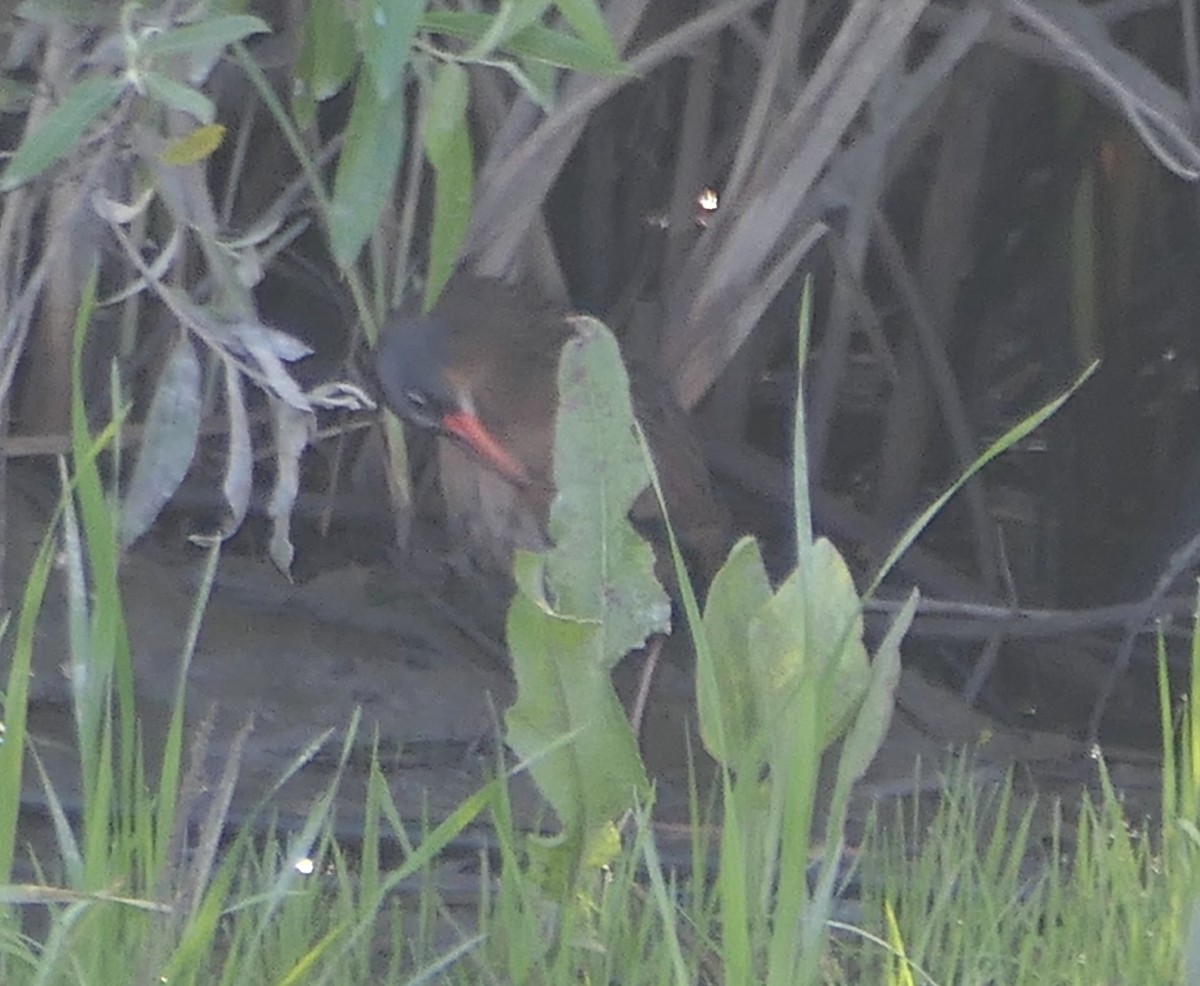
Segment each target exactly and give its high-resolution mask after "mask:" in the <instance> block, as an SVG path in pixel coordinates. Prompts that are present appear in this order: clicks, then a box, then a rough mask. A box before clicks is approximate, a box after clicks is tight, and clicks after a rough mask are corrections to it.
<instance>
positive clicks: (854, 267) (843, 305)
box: [807, 147, 896, 479]
mask: <svg viewBox="0 0 1200 986" xmlns="http://www.w3.org/2000/svg"><path fill="white" fill-rule="evenodd" d="M886 165H887V155H886V153H885V149H884V148H883V147H880V148H879V153H877V154H874V155H868V156H867V157H866V166H865V167H864V168H863V169H862V172H863V173H862V175H861V182H860V185H859V188H858V194H857V195H855V196H854V199H853V201H852V202H851V203H850V214H849V216H848V217H847V219H846V222H845V227H844V230H845V231H844V233H843V234H842V235H841V236H840V237H838V238H837V244H836V245H834V246H831V247H830V250H831V252H833V253H835V254H839V255H840V257H839V258H838V259H835V264H836V265H837V266H839V267H840V268H841V270H840V272H839V273H840V275H841V276H839V277H838V279H837V280H836V281H835V283H834V294H833V302H832V304H831V305H830V312H829V320H828V324H827V325H826V328H825V335H824V338H823V340H822V343H821V372H820V374H817V375H815V378H814V379H813V382H812V390H811V395H812V396H811V397H810V399H809V401H810V406H809V410H808V415H807V417H808V441H809V474H810V475H811V476H815V477H817V478H818V479H819V478H820V477H821V476H823V475H824V473H823V471H822V470H823V467H824V464H825V450H826V447H827V445H828V442H829V436H830V434H831V433H832V431H833V420H834V416H835V415H836V413H837V408H838V395H839V394H840V393H841V386H842V380H843V379H844V377H845V371H846V364H847V356H848V354H849V352H850V343H851V340H852V339H853V336H854V330H855V328H856V327H858V326H859V325H864V326H869V325H871V323H872V321H874V322H875V323H876V324H877V323H878V319H877V318H872V320H870V321H864V320H863V319H862V318H861V316H859V317H855V316H856V315H857V314H858V313H859V312H861V311H862V310H863V309H864V308H867V309H870V307H871V302H870V300H869V298H868V296H867V293H866V291H865V290H864V289H863V287H862V274H863V267H864V265H865V264H866V259H867V247H868V245H869V243H870V236H871V226H872V223H873V222H874V214H875V205H876V203H877V202H879V201H880V200H881V198H882V196H883V193H884V190H885V180H886V177H887V167H886ZM872 315H874V313H873V312H872ZM879 338H880V341H882V335H881V334H880V336H879ZM878 348H882V349H883V350H884V351H886V344H885V345H884V346H882V347H878ZM889 362H890V363H891V365H892V366H893V368H894V367H895V360H894V358H892V357H891V356H890V354H889ZM893 372H896V371H895V369H893Z"/></svg>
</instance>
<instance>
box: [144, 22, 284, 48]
mask: <svg viewBox="0 0 1200 986" xmlns="http://www.w3.org/2000/svg"><path fill="white" fill-rule="evenodd" d="M270 31H271V29H270V28H269V27H268V26H267V23H266V21H264V20H262V19H261V18H258V17H254V16H251V15H250V14H232V15H230V16H228V17H212V18H209V19H207V20H203V21H199V22H198V23H196V24H188V25H187V26H185V27H173V28H169V29H168V30H166V31H161V32H159V33H158V34H153V35H151V36H150V37H148V38H147V39H146V40H145V41H143V42H142V43H141V49H142V52H143V53H144V54H147V55H154V56H160V55H178V54H185V53H190V52H197V51H202V50H203V49H205V48H224V47H225V46H226V45H229V44H233V42H235V41H241V40H242V39H243V38H248V37H249V36H250V35H251V34H269V33H270Z"/></svg>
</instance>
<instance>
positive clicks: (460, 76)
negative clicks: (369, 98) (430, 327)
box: [424, 62, 475, 300]
mask: <svg viewBox="0 0 1200 986" xmlns="http://www.w3.org/2000/svg"><path fill="white" fill-rule="evenodd" d="M467 96H468V80H467V72H466V69H464V68H463V67H462V66H461V65H455V64H454V63H452V62H446V63H443V64H442V65H441V66H439V68H438V72H437V76H436V77H435V78H434V82H433V87H432V89H431V90H430V94H429V108H428V110H427V112H426V115H425V128H424V129H425V134H424V137H425V156H426V157H427V158H428V159H429V163H430V165H431V166H432V167H433V171H434V191H433V232H432V234H431V236H430V243H429V272H428V276H427V278H426V284H425V290H426V295H427V297H428V299H431V300H432V299H435V298H437V296H438V295H439V294H440V293H441V290H442V286H443V285H444V284H445V283H446V281H448V280H449V279H450V275H451V274H452V273H453V272H454V268H455V265H456V263H457V260H458V250H459V247H460V246H461V245H462V241H463V238H464V237H465V236H466V234H467V225H468V223H469V222H470V220H471V197H472V195H473V193H474V189H475V173H474V163H473V159H472V152H471V134H470V131H469V130H468V127H467Z"/></svg>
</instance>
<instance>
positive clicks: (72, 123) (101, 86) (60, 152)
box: [0, 78, 125, 192]
mask: <svg viewBox="0 0 1200 986" xmlns="http://www.w3.org/2000/svg"><path fill="white" fill-rule="evenodd" d="M124 90H125V80H124V79H110V78H90V79H83V80H81V81H80V82H78V83H76V84H75V85H74V86H73V87H72V88H71V89H70V91H68V93H67V94H66V96H64V97H63V101H62V102H61V103H60V104H59V105H58V106H57V107H56V108H55V109H54V110H53V111H52V112H51V113H50V114H49V115H48V116H47V117H46V119H45V120H43V121H42V124H41V126H40V127H38V128H37V129H36V130H35V131H34V132H33V133H31V134H30V135H29V136H28V137H26V138H25V139H24V140H23V141H21V146H20V147H18V148H17V150H16V152H15V153H14V154H13V156H12V160H10V161H9V162H8V167H7V168H5V169H4V178H3V179H2V180H0V192H11V191H12V190H13V189H14V188H16V187H17V186H18V185H22V184H24V183H25V182H27V181H29V179H30V178H34V177H36V176H37V175H40V174H41V173H42V172H43V171H45V170H46V169H47V168H49V167H50V166H51V165H53V164H55V163H57V162H58V160H59V159H60V158H62V157H64V156H65V155H66V154H68V153H69V152H70V151H71V149H72V148H73V147H74V146H75V145H76V144H77V143H78V142H79V139H80V138H81V137H82V136H83V135H84V133H86V132H87V128H88V127H89V126H91V124H92V121H94V120H95V119H96V118H97V117H98V116H100V114H101V113H103V112H104V111H105V110H107V109H109V108H111V107H112V106H113V104H114V103H116V101H117V99H118V98H120V95H121V93H122V92H124Z"/></svg>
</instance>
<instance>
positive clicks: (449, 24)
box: [421, 10, 629, 75]
mask: <svg viewBox="0 0 1200 986" xmlns="http://www.w3.org/2000/svg"><path fill="white" fill-rule="evenodd" d="M491 22H492V18H491V16H490V15H488V14H471V13H461V12H457V11H449V10H431V11H429V12H428V13H427V14H426V15H425V19H424V20H423V21H422V24H421V26H422V28H423V29H424V30H426V31H431V32H433V33H434V34H445V35H448V36H450V37H454V38H462V39H464V40H466V41H470V42H478V41H479V40H480V39H481V38H483V37H484V35H485V34H486V33H487V31H488V29H489V28H490V27H491ZM502 50H504V51H506V52H508V53H510V54H512V55H516V56H517V57H519V58H528V59H532V60H533V61H538V62H546V63H547V64H549V65H554V66H557V67H558V68H567V69H572V70H574V71H576V72H586V73H588V74H590V75H628V74H629V70H628V69H627V68H626V67H625V65H624V63H622V62H621V61H620V60H619V59H617V58H614V57H612V56H611V55H609V54H607V53H606V52H605V51H603V50H599V49H597V48H595V47H593V46H592V45H590V44H588V43H587V42H585V41H581V40H580V39H579V38H577V37H574V36H573V35H570V34H564V33H562V32H561V31H555V30H553V29H551V28H548V27H546V26H545V25H543V24H534V25H533V26H531V27H527V28H526V29H525V30H524V31H522V32H521V33H520V34H519V35H517V36H516V37H513V38H509V39H508V40H507V41H505V43H504V44H503V45H502Z"/></svg>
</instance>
